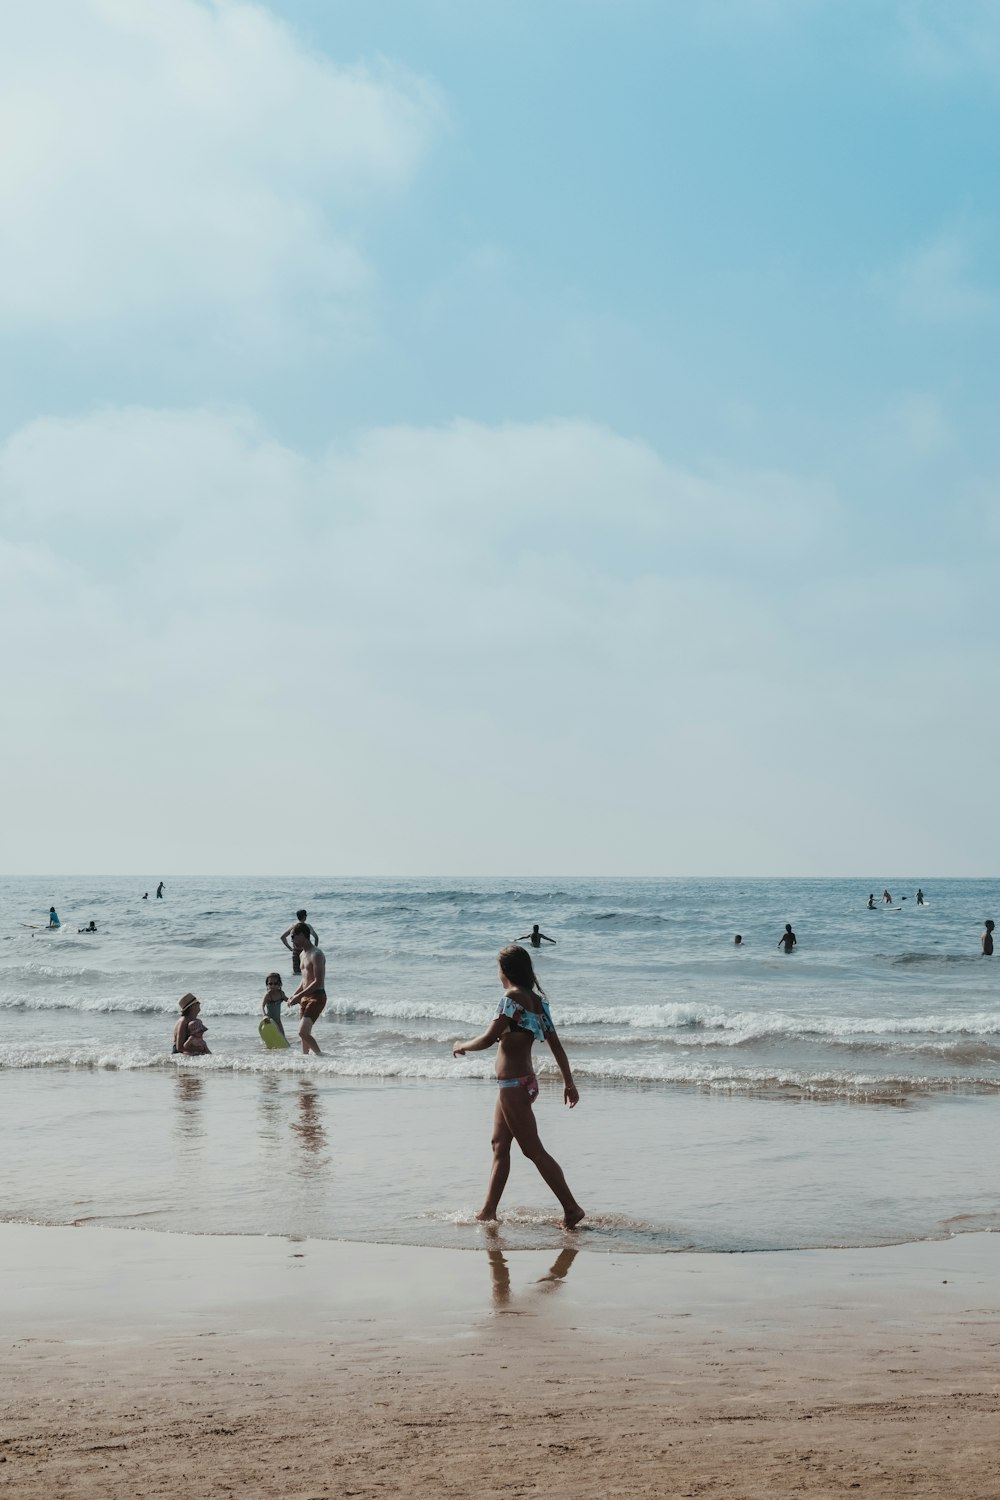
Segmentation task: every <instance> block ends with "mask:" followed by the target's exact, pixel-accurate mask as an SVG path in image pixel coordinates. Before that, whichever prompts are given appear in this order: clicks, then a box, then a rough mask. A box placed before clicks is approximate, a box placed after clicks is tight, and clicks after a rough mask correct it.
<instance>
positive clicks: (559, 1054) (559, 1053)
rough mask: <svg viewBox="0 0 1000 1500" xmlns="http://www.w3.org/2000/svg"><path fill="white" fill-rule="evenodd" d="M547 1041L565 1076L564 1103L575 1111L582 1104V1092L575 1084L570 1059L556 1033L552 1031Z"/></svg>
mask: <svg viewBox="0 0 1000 1500" xmlns="http://www.w3.org/2000/svg"><path fill="white" fill-rule="evenodd" d="M545 1040H546V1041H547V1042H548V1044H549V1049H550V1051H551V1053H552V1056H553V1057H554V1058H555V1060H556V1062H557V1063H558V1065H559V1071H560V1073H561V1074H562V1076H563V1085H564V1087H563V1103H564V1104H568V1105H569V1107H570V1109H575V1108H576V1106H577V1105H578V1104H579V1102H580V1090H579V1089H578V1088H577V1086H576V1084H575V1083H574V1082H573V1073H572V1070H571V1068H570V1065H569V1058H568V1057H567V1056H566V1049H565V1047H564V1046H563V1044H562V1042H561V1041H560V1040H559V1038H558V1037H557V1036H556V1034H555V1032H554V1031H550V1032H549V1034H548V1036H547V1037H546V1038H545Z"/></svg>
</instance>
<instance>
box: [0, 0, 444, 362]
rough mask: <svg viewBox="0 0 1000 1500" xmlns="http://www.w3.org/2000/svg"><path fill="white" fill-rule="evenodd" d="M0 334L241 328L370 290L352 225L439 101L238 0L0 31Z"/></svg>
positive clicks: (71, 13)
mask: <svg viewBox="0 0 1000 1500" xmlns="http://www.w3.org/2000/svg"><path fill="white" fill-rule="evenodd" d="M0 40H2V45H0V133H2V137H3V140H4V152H3V156H2V158H0V326H5V327H6V328H7V329H8V330H15V331H16V330H66V329H70V328H77V327H84V326H86V325H106V324H108V323H109V322H114V321H115V320H131V321H133V322H138V324H139V325H140V326H142V325H143V324H145V323H148V322H149V321H155V320H157V319H164V320H166V319H177V318H181V319H183V320H184V323H185V325H186V326H188V327H190V328H196V327H197V326H198V325H199V321H202V322H205V323H207V324H208V326H209V327H211V328H216V329H219V328H220V327H221V328H222V329H224V328H225V327H226V325H227V323H232V322H234V321H236V322H239V323H241V324H245V325H246V326H247V327H248V328H249V329H250V330H251V331H254V330H255V331H257V332H258V333H265V334H269V333H270V332H271V331H273V328H274V326H275V324H276V323H280V321H281V319H282V318H283V317H284V316H285V315H286V314H287V313H288V311H289V309H290V308H291V307H292V306H294V304H295V302H296V300H297V299H299V298H301V297H306V296H307V297H308V298H309V300H310V317H312V318H316V317H320V318H322V317H323V316H324V314H325V313H328V312H332V311H335V310H336V308H337V306H338V304H339V303H340V302H341V301H342V300H343V299H344V298H345V297H350V296H352V295H354V294H356V293H357V292H358V290H359V289H360V288H362V287H363V286H364V284H365V281H366V278H367V276H368V268H367V265H366V262H365V258H364V254H363V250H362V249H361V248H360V243H359V239H358V236H357V234H356V232H355V226H356V224H357V220H358V217H359V214H360V212H361V208H362V206H363V205H364V203H365V201H366V200H368V199H369V198H370V197H371V195H372V194H373V193H377V192H379V191H380V190H385V189H396V188H398V187H399V186H400V185H401V184H403V183H405V182H406V181H407V180H408V179H409V178H410V177H411V175H412V173H413V172H414V170H415V168H416V166H417V164H418V163H419V161H420V158H421V156H422V154H423V152H424V150H425V149H426V146H427V142H428V139H429V136H430V134H431V133H432V131H433V129H434V127H435V122H436V121H437V119H438V118H439V113H440V106H439V103H438V100H437V96H436V94H435V92H434V90H433V88H432V87H431V86H430V85H429V84H428V83H426V82H425V81H423V80H421V79H419V78H416V77H415V76H412V75H409V74H406V73H404V72H402V71H400V70H394V69H392V68H390V67H389V66H385V67H380V68H379V69H378V70H377V71H371V70H369V69H366V68H363V67H360V66H358V67H342V66H337V65H335V64H334V63H333V62H331V61H330V60H329V59H327V58H325V57H323V56H321V55H319V54H316V53H313V52H309V51H307V50H306V49H305V48H304V46H302V45H301V44H300V42H299V41H298V40H297V39H296V37H295V35H294V33H293V32H292V31H291V30H290V28H289V27H287V26H286V25H285V24H283V23H282V22H281V21H280V20H278V19H277V18H276V17H275V16H273V15H272V14H270V13H269V12H268V11H267V10H265V9H264V8H263V7H260V6H257V5H253V4H248V3H244V0H143V3H142V4H141V5H135V4H133V3H131V0H35V3H32V4H31V5H23V6H13V7H7V8H6V10H5V13H4V17H3V21H2V23H0Z"/></svg>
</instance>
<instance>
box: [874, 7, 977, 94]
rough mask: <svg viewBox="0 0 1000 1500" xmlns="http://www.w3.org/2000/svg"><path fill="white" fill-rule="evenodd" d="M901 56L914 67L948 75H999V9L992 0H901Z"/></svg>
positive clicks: (951, 77) (942, 76)
mask: <svg viewBox="0 0 1000 1500" xmlns="http://www.w3.org/2000/svg"><path fill="white" fill-rule="evenodd" d="M899 18H900V27H901V40H902V51H903V57H904V60H905V61H906V63H907V64H908V65H909V66H910V67H911V68H912V69H913V70H914V71H915V72H918V73H922V74H924V75H925V76H928V77H931V78H938V79H941V80H944V81H949V82H950V81H953V80H955V79H957V78H962V77H964V76H966V75H968V74H969V73H982V74H986V75H987V76H989V75H993V76H994V77H998V76H1000V14H998V12H997V7H996V5H995V4H994V3H993V0H948V3H947V4H942V3H941V0H903V3H902V4H901V5H900V7H899Z"/></svg>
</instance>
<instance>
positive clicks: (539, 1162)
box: [497, 1089, 585, 1229]
mask: <svg viewBox="0 0 1000 1500" xmlns="http://www.w3.org/2000/svg"><path fill="white" fill-rule="evenodd" d="M497 1110H498V1112H500V1113H502V1114H503V1118H504V1121H505V1123H506V1126H507V1129H508V1131H509V1132H510V1134H511V1135H512V1136H513V1137H514V1139H515V1141H517V1144H518V1145H519V1146H520V1148H521V1150H522V1151H523V1152H524V1154H525V1156H526V1157H527V1158H528V1160H529V1161H530V1162H534V1164H535V1166H536V1167H537V1168H538V1171H539V1174H540V1176H541V1178H542V1181H543V1182H544V1183H545V1184H546V1186H547V1187H550V1188H551V1189H552V1191H553V1192H554V1193H555V1195H556V1197H557V1198H558V1199H559V1202H560V1203H561V1204H562V1207H563V1214H564V1218H563V1225H564V1226H565V1228H566V1229H575V1228H576V1226H577V1224H579V1222H580V1220H581V1219H582V1218H583V1216H584V1212H585V1210H584V1209H582V1208H581V1207H580V1205H579V1203H577V1201H576V1199H575V1198H574V1197H573V1194H572V1193H571V1192H570V1190H569V1184H568V1183H567V1181H566V1178H565V1177H564V1176H563V1169H562V1167H561V1166H560V1165H559V1163H558V1162H557V1161H556V1159H555V1157H554V1156H550V1155H549V1153H548V1152H547V1151H546V1149H545V1147H544V1146H543V1145H542V1143H541V1140H540V1139H539V1136H538V1124H537V1122H536V1120H535V1111H534V1110H533V1109H532V1107H531V1100H530V1099H529V1098H528V1095H527V1093H526V1092H525V1090H524V1089H501V1091H500V1098H499V1099H498V1100H497ZM509 1152H510V1148H509V1147H508V1157H509ZM504 1181H506V1178H504Z"/></svg>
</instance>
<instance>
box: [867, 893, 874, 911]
mask: <svg viewBox="0 0 1000 1500" xmlns="http://www.w3.org/2000/svg"><path fill="white" fill-rule="evenodd" d="M868 910H869V911H874V910H875V892H874V891H869V892H868Z"/></svg>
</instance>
